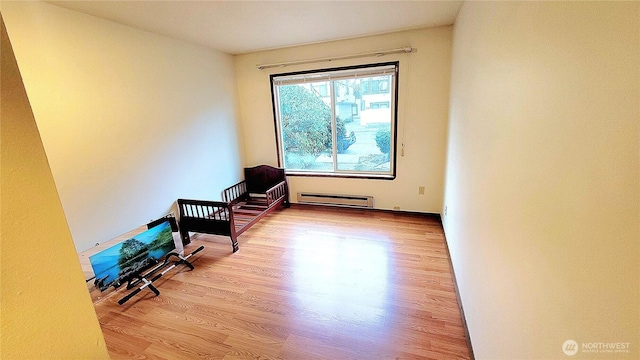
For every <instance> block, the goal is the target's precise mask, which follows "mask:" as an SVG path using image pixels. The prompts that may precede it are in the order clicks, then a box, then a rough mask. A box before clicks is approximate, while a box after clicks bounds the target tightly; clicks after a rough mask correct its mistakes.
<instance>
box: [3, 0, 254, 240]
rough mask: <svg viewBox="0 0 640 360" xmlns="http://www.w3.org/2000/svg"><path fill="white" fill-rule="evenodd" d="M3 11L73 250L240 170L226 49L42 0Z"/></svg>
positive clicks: (210, 195) (209, 192)
mask: <svg viewBox="0 0 640 360" xmlns="http://www.w3.org/2000/svg"><path fill="white" fill-rule="evenodd" d="M2 14H3V16H4V18H5V22H6V24H7V30H8V33H9V36H10V38H11V39H12V42H13V45H14V49H15V53H16V58H17V60H18V64H19V66H20V69H21V71H22V74H23V77H24V82H25V86H26V89H27V93H28V94H29V98H30V100H31V104H32V107H33V112H34V115H35V119H36V121H37V124H38V128H39V130H40V133H41V136H42V141H43V143H44V146H45V149H46V152H47V156H48V157H49V162H50V164H51V170H52V172H53V176H54V179H55V181H56V185H57V188H58V192H59V194H60V198H61V200H62V205H63V207H64V210H65V214H66V216H67V220H68V222H69V227H70V229H71V233H72V235H73V238H74V241H75V244H76V248H77V249H78V251H82V250H85V249H87V248H89V247H90V246H92V245H94V244H95V243H97V242H103V241H106V240H108V239H111V238H113V237H115V236H117V235H120V234H122V233H124V232H126V231H129V230H131V229H133V228H135V227H137V226H139V225H141V224H143V223H145V222H147V221H149V220H151V219H154V218H157V217H159V216H161V215H163V214H166V213H167V212H168V211H170V210H172V207H173V206H175V205H174V202H175V200H176V199H177V198H180V197H185V198H198V199H220V191H221V190H222V189H224V188H225V187H227V186H229V185H230V184H233V183H235V182H236V181H237V180H238V179H239V178H240V177H241V175H242V174H241V168H240V165H241V163H242V159H241V152H240V151H241V146H240V144H239V135H238V132H237V129H236V125H237V119H236V110H237V109H236V95H235V79H234V72H233V58H232V57H231V56H230V55H226V54H222V53H219V52H216V51H214V50H211V49H208V48H204V47H200V46H196V45H191V44H187V43H184V42H181V41H177V40H173V39H170V38H167V37H163V36H160V35H155V34H151V33H148V32H144V31H140V30H136V29H133V28H129V27H126V26H122V25H118V24H116V23H113V22H109V21H105V20H101V19H98V18H95V17H92V16H88V15H84V14H80V13H77V12H74V11H69V10H66V9H61V8H58V7H57V6H53V5H50V4H47V3H40V2H20V3H13V2H3V3H2ZM33 205H34V206H36V205H37V204H33Z"/></svg>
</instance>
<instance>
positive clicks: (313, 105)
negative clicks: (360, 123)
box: [280, 85, 355, 157]
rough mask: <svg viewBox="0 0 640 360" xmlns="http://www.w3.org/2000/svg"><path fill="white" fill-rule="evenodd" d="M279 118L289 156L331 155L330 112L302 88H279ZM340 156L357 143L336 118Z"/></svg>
mask: <svg viewBox="0 0 640 360" xmlns="http://www.w3.org/2000/svg"><path fill="white" fill-rule="evenodd" d="M280 117H281V121H282V136H283V142H284V144H283V145H284V150H285V153H287V154H297V155H301V156H305V155H312V156H314V157H315V156H318V155H320V154H322V153H331V149H332V143H331V108H330V107H329V105H327V104H326V103H325V102H324V101H322V99H321V98H320V97H318V96H317V95H316V94H314V93H313V92H311V91H310V90H308V89H306V88H305V87H303V86H299V85H287V86H281V87H280ZM336 132H337V134H336V135H337V139H338V145H339V147H338V152H342V151H344V150H346V149H347V148H348V147H349V146H350V145H351V144H353V143H354V142H355V134H353V132H352V134H351V136H350V137H347V128H346V125H345V121H344V120H343V119H341V118H339V117H338V118H336Z"/></svg>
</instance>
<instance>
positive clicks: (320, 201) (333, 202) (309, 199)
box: [298, 192, 373, 209]
mask: <svg viewBox="0 0 640 360" xmlns="http://www.w3.org/2000/svg"><path fill="white" fill-rule="evenodd" d="M298 203H300V204H314V205H330V206H347V207H356V208H368V209H373V196H368V195H340V194H317V193H308V192H299V193H298Z"/></svg>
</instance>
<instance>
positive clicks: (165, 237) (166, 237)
mask: <svg viewBox="0 0 640 360" xmlns="http://www.w3.org/2000/svg"><path fill="white" fill-rule="evenodd" d="M170 244H173V234H172V233H171V227H167V228H166V229H163V230H162V231H161V232H160V233H159V234H158V236H157V237H156V238H155V240H153V242H151V244H149V250H153V249H157V248H160V247H165V246H167V245H170Z"/></svg>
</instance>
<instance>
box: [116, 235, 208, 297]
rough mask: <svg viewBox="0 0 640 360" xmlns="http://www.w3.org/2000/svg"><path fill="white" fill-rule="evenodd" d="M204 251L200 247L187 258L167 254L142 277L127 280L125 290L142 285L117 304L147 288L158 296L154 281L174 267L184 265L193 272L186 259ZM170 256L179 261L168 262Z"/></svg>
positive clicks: (191, 265) (158, 292)
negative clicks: (162, 260)
mask: <svg viewBox="0 0 640 360" xmlns="http://www.w3.org/2000/svg"><path fill="white" fill-rule="evenodd" d="M203 249H204V246H200V247H199V248H197V249H195V250H194V251H193V252H192V253H191V254H189V255H187V256H184V257H183V256H180V254H177V253H173V252H172V253H169V254H167V256H166V257H165V259H164V262H163V263H162V264H160V265H158V266H156V267H154V268H153V269H151V270H149V271H148V272H147V273H145V274H144V275H142V274H140V275H139V276H137V277H136V279H135V280H129V283H128V284H127V289H131V288H133V287H134V286H136V285H137V284H139V283H140V282H142V285H141V286H140V287H138V288H137V289H135V290H133V291H132V292H130V293H129V294H128V295H127V296H125V297H123V298H122V299H120V300H119V301H118V304H120V305H122V304H124V303H126V302H127V301H129V299H131V298H132V297H134V296H136V294H138V293H139V292H140V291H142V290H143V289H144V288H149V290H151V291H152V292H153V293H154V294H156V296H158V295H160V291H159V290H158V288H156V287H155V286H153V282H155V281H156V280H158V279H160V278H161V277H162V275H164V274H166V273H168V272H169V271H171V270H173V269H174V268H175V267H176V266H178V265H181V264H184V265H186V266H187V267H188V268H189V269H191V270H193V269H194V267H193V264H191V263H190V262H189V261H187V259H188V258H190V257H192V256H193V255H195V254H197V253H198V252H200V251H202V250H203ZM172 256H175V257H177V258H178V259H179V260H178V261H174V262H170V259H171V257H172ZM170 263H171V265H170V266H169V267H168V268H166V269H164V270H163V271H162V272H161V273H159V274H156V275H155V276H154V277H153V278H151V280H148V279H147V278H148V277H151V276H152V275H154V274H155V273H156V272H157V271H158V270H160V269H162V268H164V267H166V266H167V265H169V264H170Z"/></svg>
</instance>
